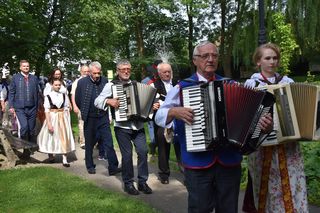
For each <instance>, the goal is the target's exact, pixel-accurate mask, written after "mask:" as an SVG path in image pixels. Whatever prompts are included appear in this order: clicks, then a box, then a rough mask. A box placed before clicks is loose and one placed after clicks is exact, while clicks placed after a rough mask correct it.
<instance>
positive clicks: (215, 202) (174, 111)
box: [155, 41, 273, 212]
mask: <svg viewBox="0 0 320 213" xmlns="http://www.w3.org/2000/svg"><path fill="white" fill-rule="evenodd" d="M218 58H219V53H218V49H217V47H216V46H215V45H214V44H213V43H210V42H208V41H205V42H201V43H200V44H198V45H197V46H196V47H195V49H194V52H193V63H194V64H195V66H196V67H197V70H196V73H195V74H193V75H192V76H191V77H190V78H189V79H191V80H193V81H191V83H190V81H188V82H187V81H184V80H182V81H181V82H180V83H179V84H178V85H177V86H175V87H174V88H172V89H171V90H170V91H169V92H168V94H167V96H166V99H165V102H164V104H163V105H162V106H161V107H160V109H159V110H158V112H157V114H156V118H155V121H156V123H157V124H158V125H159V126H162V127H165V128H170V127H171V126H172V125H173V120H174V119H175V121H176V122H175V133H176V134H178V137H179V143H180V147H181V158H182V164H183V166H184V167H185V173H184V174H185V180H186V181H185V183H186V187H187V190H188V212H212V211H213V209H215V211H216V212H237V210H238V195H239V188H240V178H241V161H242V155H241V154H240V152H239V151H237V150H235V149H230V148H227V147H222V148H219V149H216V150H211V151H204V152H187V150H186V141H185V140H186V139H185V125H184V123H187V124H189V125H191V124H192V123H193V118H194V112H193V110H192V109H190V108H186V107H182V106H181V100H180V96H181V90H182V89H183V88H184V87H186V86H189V85H190V84H197V82H199V81H202V82H208V81H211V80H219V79H222V77H221V76H219V75H217V74H215V71H216V70H217V66H218ZM192 82H193V83H192ZM259 122H260V124H259V125H260V127H261V129H262V130H263V131H265V132H268V131H271V129H272V123H273V122H272V118H271V116H270V114H267V115H265V116H263V117H262V118H261V119H260V121H259Z"/></svg>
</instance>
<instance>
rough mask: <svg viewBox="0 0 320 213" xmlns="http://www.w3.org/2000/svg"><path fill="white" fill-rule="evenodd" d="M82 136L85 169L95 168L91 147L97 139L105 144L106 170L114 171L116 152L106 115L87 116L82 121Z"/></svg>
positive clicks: (116, 163) (116, 162) (116, 165)
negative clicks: (83, 138) (83, 139)
mask: <svg viewBox="0 0 320 213" xmlns="http://www.w3.org/2000/svg"><path fill="white" fill-rule="evenodd" d="M83 129H84V137H85V141H86V143H85V158H86V159H85V162H86V167H87V169H92V168H95V165H94V163H93V158H92V154H93V148H94V146H95V145H96V143H97V141H101V143H102V144H105V145H106V146H105V148H106V154H107V158H108V164H109V166H108V170H109V172H114V171H115V170H116V169H117V168H118V165H119V162H118V158H117V155H116V152H115V150H114V148H113V140H112V135H111V130H110V125H109V119H108V117H107V116H103V117H88V119H87V120H86V121H85V122H84V126H83Z"/></svg>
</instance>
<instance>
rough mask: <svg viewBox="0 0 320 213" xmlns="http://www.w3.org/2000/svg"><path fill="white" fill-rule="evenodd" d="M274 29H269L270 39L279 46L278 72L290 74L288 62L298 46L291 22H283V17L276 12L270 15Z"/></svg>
mask: <svg viewBox="0 0 320 213" xmlns="http://www.w3.org/2000/svg"><path fill="white" fill-rule="evenodd" d="M272 21H273V26H274V29H273V30H271V31H270V33H269V36H270V40H271V41H272V42H273V43H276V44H278V45H279V46H280V49H281V64H280V73H282V74H283V75H288V74H290V70H289V63H290V59H291V57H292V56H293V54H294V51H295V50H296V49H297V48H298V47H299V46H298V45H297V43H296V41H295V38H294V35H293V32H292V27H291V24H287V23H286V22H285V17H284V15H283V14H282V13H280V12H278V13H275V14H273V15H272Z"/></svg>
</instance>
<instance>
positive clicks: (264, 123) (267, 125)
mask: <svg viewBox="0 0 320 213" xmlns="http://www.w3.org/2000/svg"><path fill="white" fill-rule="evenodd" d="M259 126H260V128H261V131H262V132H263V133H266V134H268V133H270V132H271V131H272V130H273V119H272V116H271V114H270V113H268V114H265V115H264V116H262V117H261V118H260V120H259Z"/></svg>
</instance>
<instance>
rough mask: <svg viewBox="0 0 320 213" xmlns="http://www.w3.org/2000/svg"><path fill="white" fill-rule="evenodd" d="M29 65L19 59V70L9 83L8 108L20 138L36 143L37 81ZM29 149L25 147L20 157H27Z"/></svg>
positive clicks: (29, 152)
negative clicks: (15, 119)
mask: <svg viewBox="0 0 320 213" xmlns="http://www.w3.org/2000/svg"><path fill="white" fill-rule="evenodd" d="M29 70H30V65H29V62H28V61H26V60H21V61H20V72H19V73H17V74H15V75H14V76H13V77H12V80H11V83H10V85H9V109H10V112H11V113H12V114H13V115H15V116H17V120H18V123H19V124H20V129H19V136H20V138H22V139H24V140H27V141H30V142H33V143H36V135H35V134H36V133H35V127H36V117H37V110H38V95H39V82H38V78H37V77H36V76H34V75H31V74H30V73H29ZM30 154H31V151H30V150H29V149H25V150H24V151H23V154H22V156H21V157H22V158H24V159H29V158H30Z"/></svg>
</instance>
